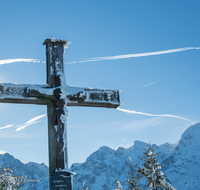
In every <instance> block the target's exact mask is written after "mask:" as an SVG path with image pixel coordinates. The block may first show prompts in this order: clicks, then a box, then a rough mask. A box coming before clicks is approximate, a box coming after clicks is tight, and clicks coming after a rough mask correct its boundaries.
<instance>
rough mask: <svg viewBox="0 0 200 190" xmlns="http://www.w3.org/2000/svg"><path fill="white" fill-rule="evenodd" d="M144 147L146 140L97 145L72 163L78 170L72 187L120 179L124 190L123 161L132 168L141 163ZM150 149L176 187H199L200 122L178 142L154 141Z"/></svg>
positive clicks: (98, 186) (111, 185) (103, 185)
mask: <svg viewBox="0 0 200 190" xmlns="http://www.w3.org/2000/svg"><path fill="white" fill-rule="evenodd" d="M146 147H147V144H146V143H144V142H140V141H135V142H134V145H133V146H132V147H130V148H128V149H125V148H122V147H119V148H118V149H117V150H113V149H111V148H109V147H106V146H103V147H101V148H99V150H97V151H96V152H94V153H93V154H91V155H90V156H89V157H88V158H87V160H86V162H84V163H82V164H73V165H72V166H71V170H72V171H73V172H75V173H77V174H76V175H75V176H74V190H79V189H80V188H81V187H82V183H83V181H84V180H85V182H86V186H87V187H88V188H89V189H91V190H107V189H115V188H116V186H115V180H119V181H121V184H122V186H123V189H127V182H126V180H127V171H128V167H127V166H126V163H127V162H130V161H129V157H130V158H131V159H132V163H133V165H134V166H135V169H137V167H138V166H142V161H141V159H140V158H141V157H142V156H143V152H144V148H146ZM153 148H154V149H155V152H160V154H159V156H158V157H157V160H158V161H159V163H161V164H163V165H165V167H164V168H162V171H163V172H164V173H165V176H166V177H167V178H168V179H169V180H170V182H171V183H172V185H173V186H174V187H175V188H176V189H177V190H197V189H200V151H199V150H200V123H198V124H194V125H192V126H190V127H189V128H188V129H187V130H186V131H185V132H184V133H183V135H182V136H181V139H180V141H179V142H178V144H169V143H165V144H163V145H160V146H156V145H155V144H154V145H153ZM141 182H142V181H141Z"/></svg>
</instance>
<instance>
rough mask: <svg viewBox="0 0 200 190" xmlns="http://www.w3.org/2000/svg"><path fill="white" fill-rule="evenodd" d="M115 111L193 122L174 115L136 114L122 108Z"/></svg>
mask: <svg viewBox="0 0 200 190" xmlns="http://www.w3.org/2000/svg"><path fill="white" fill-rule="evenodd" d="M117 110H119V111H123V112H126V113H129V114H140V115H146V116H153V117H173V118H177V119H182V120H185V121H190V122H192V123H193V121H191V120H190V119H186V118H184V117H179V116H176V115H170V114H150V113H143V112H137V111H133V110H127V109H122V108H117Z"/></svg>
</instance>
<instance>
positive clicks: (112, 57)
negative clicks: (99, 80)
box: [67, 47, 200, 64]
mask: <svg viewBox="0 0 200 190" xmlns="http://www.w3.org/2000/svg"><path fill="white" fill-rule="evenodd" d="M190 49H200V47H184V48H178V49H170V50H163V51H154V52H147V53H136V54H126V55H116V56H107V57H93V58H87V59H85V60H83V61H73V62H68V63H67V64H74V63H86V62H91V61H105V60H115V59H125V58H131V57H145V56H151V55H161V54H167V53H175V52H180V51H187V50H190Z"/></svg>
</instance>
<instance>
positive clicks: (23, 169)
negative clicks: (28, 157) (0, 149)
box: [0, 153, 49, 190]
mask: <svg viewBox="0 0 200 190" xmlns="http://www.w3.org/2000/svg"><path fill="white" fill-rule="evenodd" d="M0 166H3V167H7V166H8V168H11V169H12V170H13V174H15V175H21V176H27V182H26V183H25V184H24V185H23V187H22V188H21V189H22V190H47V189H48V187H49V174H48V172H49V168H48V167H47V166H46V165H45V164H37V163H34V162H29V163H27V164H23V163H22V162H20V161H19V160H18V159H16V158H14V157H13V156H12V155H10V154H8V153H5V154H0Z"/></svg>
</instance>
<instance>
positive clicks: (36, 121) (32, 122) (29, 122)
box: [15, 114, 47, 131]
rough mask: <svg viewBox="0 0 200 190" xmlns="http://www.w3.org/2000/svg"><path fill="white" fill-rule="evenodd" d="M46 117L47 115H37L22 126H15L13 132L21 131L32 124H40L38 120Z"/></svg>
mask: <svg viewBox="0 0 200 190" xmlns="http://www.w3.org/2000/svg"><path fill="white" fill-rule="evenodd" d="M46 115H47V114H43V115H39V116H37V117H34V118H32V119H30V120H29V121H27V122H26V123H24V124H21V125H17V126H16V128H17V129H16V130H15V131H21V130H23V129H25V128H26V127H27V126H29V125H32V124H35V123H38V122H40V121H38V120H39V119H41V118H43V117H45V116H46Z"/></svg>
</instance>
